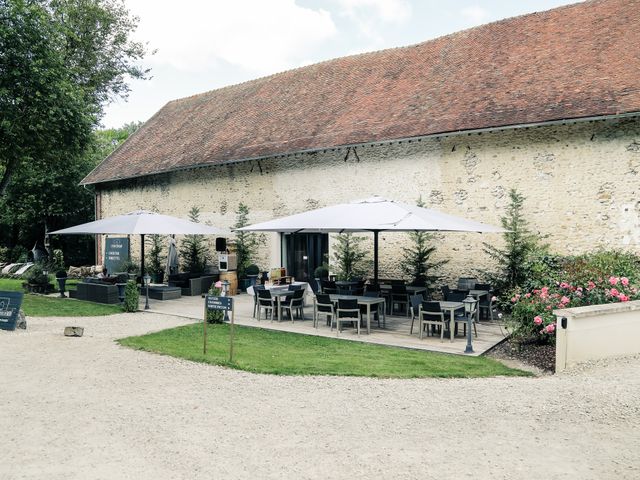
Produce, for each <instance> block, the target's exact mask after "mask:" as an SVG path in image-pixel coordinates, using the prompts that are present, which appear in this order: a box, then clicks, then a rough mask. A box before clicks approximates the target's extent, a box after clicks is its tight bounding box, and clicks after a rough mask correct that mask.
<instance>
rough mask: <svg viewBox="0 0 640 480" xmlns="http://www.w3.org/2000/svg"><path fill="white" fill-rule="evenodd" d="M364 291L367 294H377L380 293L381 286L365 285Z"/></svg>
mask: <svg viewBox="0 0 640 480" xmlns="http://www.w3.org/2000/svg"><path fill="white" fill-rule="evenodd" d="M364 291H365V293H366V292H377V293H380V285H378V284H377V283H369V284H367V285H365V287H364Z"/></svg>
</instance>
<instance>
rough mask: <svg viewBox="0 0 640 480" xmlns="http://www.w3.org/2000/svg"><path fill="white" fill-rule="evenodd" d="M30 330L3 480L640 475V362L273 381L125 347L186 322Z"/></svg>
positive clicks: (1, 357) (22, 351) (55, 322)
mask: <svg viewBox="0 0 640 480" xmlns="http://www.w3.org/2000/svg"><path fill="white" fill-rule="evenodd" d="M28 321H29V330H27V331H26V332H25V331H17V332H3V331H0V379H1V383H0V385H1V387H0V432H1V436H0V438H1V439H2V445H1V446H0V478H1V479H3V480H8V479H23V478H25V479H32V478H37V479H47V480H54V479H65V480H66V479H83V480H86V479H153V480H161V479H172V480H173V479H200V478H202V479H235V478H250V479H282V478H292V479H307V478H322V479H334V478H348V479H374V478H375V479H381V478H384V479H387V478H388V479H400V478H402V479H405V478H406V479H408V478H419V479H431V478H433V479H439V480H441V479H465V478H474V479H477V478H492V479H537V478H545V479H574V478H575V479H578V478H579V479H582V480H585V479H598V480H603V479H638V478H640V368H639V367H640V357H634V358H627V359H618V360H616V361H609V362H600V363H598V364H591V365H583V366H581V368H580V369H579V370H574V371H572V372H571V373H565V374H561V375H556V376H543V377H539V378H490V379H474V380H464V379H452V380H429V379H427V380H424V379H421V380H376V379H368V378H344V377H277V376H267V375H253V374H249V373H245V372H238V371H233V370H227V369H223V368H218V367H212V366H207V365H202V364H197V363H191V362H187V361H183V360H179V359H175V358H171V357H165V356H160V355H154V354H148V353H144V352H137V351H133V350H129V349H126V348H123V347H120V346H118V345H117V344H116V343H115V342H113V339H114V338H118V337H124V336H128V335H134V334H139V333H143V332H147V331H151V330H159V329H163V328H168V327H172V326H175V325H180V324H184V323H188V320H187V319H184V318H177V317H169V316H162V315H155V314H144V313H138V314H122V315H115V316H110V317H93V318H82V319H73V320H72V319H68V318H67V319H64V318H55V319H54V318H30V319H28ZM71 324H77V325H81V326H84V327H85V336H84V337H82V338H66V337H64V336H62V330H63V327H64V326H66V325H71Z"/></svg>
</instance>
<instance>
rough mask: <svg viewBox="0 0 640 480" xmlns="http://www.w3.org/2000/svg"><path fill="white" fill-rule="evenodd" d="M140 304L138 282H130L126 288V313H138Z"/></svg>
mask: <svg viewBox="0 0 640 480" xmlns="http://www.w3.org/2000/svg"><path fill="white" fill-rule="evenodd" d="M139 304H140V291H139V290H138V286H137V285H136V282H134V281H132V280H129V281H128V282H127V286H126V287H125V288H124V303H123V304H122V308H124V311H125V312H137V311H138V305H139Z"/></svg>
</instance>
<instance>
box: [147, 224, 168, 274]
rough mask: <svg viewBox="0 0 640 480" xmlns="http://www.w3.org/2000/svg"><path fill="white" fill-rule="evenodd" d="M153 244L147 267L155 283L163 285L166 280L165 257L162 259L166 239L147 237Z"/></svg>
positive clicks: (159, 236) (157, 236) (153, 236)
mask: <svg viewBox="0 0 640 480" xmlns="http://www.w3.org/2000/svg"><path fill="white" fill-rule="evenodd" d="M147 238H148V239H149V241H150V243H151V248H150V249H149V255H148V256H147V265H148V271H149V274H150V275H151V277H152V281H153V283H162V281H163V280H164V257H162V246H163V243H164V238H163V236H162V235H149V237H147Z"/></svg>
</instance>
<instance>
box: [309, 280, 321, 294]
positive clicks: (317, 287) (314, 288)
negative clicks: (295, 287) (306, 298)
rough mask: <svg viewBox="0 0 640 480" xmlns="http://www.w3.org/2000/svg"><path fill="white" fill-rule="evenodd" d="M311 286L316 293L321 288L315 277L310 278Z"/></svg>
mask: <svg viewBox="0 0 640 480" xmlns="http://www.w3.org/2000/svg"><path fill="white" fill-rule="evenodd" d="M309 286H310V287H311V290H312V291H313V293H315V294H317V293H318V291H319V290H320V285H318V281H317V280H316V279H315V278H310V279H309Z"/></svg>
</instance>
